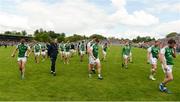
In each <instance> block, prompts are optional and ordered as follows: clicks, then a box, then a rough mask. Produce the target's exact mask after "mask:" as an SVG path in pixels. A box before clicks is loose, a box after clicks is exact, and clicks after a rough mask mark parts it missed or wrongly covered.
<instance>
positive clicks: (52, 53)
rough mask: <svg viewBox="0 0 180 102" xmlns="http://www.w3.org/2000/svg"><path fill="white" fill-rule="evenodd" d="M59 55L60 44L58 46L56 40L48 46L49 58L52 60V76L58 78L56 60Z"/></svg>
mask: <svg viewBox="0 0 180 102" xmlns="http://www.w3.org/2000/svg"><path fill="white" fill-rule="evenodd" d="M57 55H58V44H57V39H55V40H54V41H53V42H51V44H50V45H49V46H48V56H49V57H50V59H51V74H53V75H54V76H56V70H55V69H56V68H55V65H56V59H57Z"/></svg>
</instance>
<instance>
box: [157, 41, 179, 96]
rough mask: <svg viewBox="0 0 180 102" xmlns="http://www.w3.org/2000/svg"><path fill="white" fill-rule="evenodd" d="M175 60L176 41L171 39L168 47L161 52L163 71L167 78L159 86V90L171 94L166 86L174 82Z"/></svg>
mask: <svg viewBox="0 0 180 102" xmlns="http://www.w3.org/2000/svg"><path fill="white" fill-rule="evenodd" d="M173 58H176V41H175V40H173V39H170V40H169V41H168V46H166V47H164V48H162V49H161V51H160V60H161V63H162V69H163V71H164V73H165V78H164V81H162V83H160V85H159V89H160V91H162V92H167V93H171V92H170V91H169V90H168V89H167V87H166V85H167V84H168V83H169V82H171V81H172V80H173V74H172V68H173V65H174V61H173Z"/></svg>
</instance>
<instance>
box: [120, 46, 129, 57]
mask: <svg viewBox="0 0 180 102" xmlns="http://www.w3.org/2000/svg"><path fill="white" fill-rule="evenodd" d="M130 52H131V47H130V46H128V45H126V46H125V47H124V48H123V50H122V54H123V55H128V56H129V55H130Z"/></svg>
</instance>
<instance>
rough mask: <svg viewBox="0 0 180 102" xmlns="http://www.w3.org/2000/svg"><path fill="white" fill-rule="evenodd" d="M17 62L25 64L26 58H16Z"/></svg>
mask: <svg viewBox="0 0 180 102" xmlns="http://www.w3.org/2000/svg"><path fill="white" fill-rule="evenodd" d="M17 61H18V62H20V61H22V62H26V61H27V58H26V57H18V59H17Z"/></svg>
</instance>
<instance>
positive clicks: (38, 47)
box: [34, 44, 41, 53]
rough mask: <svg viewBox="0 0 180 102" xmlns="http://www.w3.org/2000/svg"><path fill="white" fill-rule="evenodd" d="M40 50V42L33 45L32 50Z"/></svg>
mask: <svg viewBox="0 0 180 102" xmlns="http://www.w3.org/2000/svg"><path fill="white" fill-rule="evenodd" d="M40 50H41V45H40V44H36V45H34V52H35V53H37V52H40Z"/></svg>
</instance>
